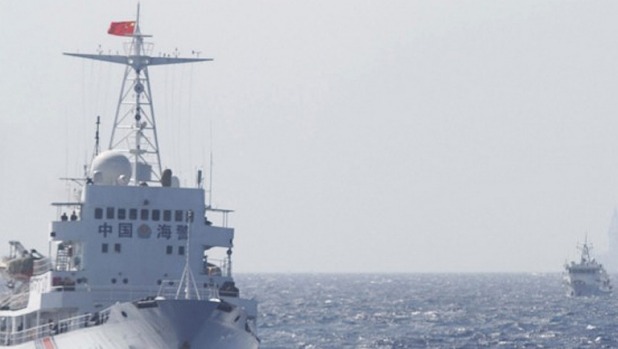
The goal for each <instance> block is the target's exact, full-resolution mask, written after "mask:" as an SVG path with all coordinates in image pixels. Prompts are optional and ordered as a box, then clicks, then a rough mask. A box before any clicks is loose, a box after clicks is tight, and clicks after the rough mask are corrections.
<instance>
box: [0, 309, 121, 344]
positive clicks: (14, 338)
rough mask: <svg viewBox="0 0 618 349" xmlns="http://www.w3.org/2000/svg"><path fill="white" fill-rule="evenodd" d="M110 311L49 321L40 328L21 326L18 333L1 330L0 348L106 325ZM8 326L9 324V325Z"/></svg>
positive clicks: (5, 329) (18, 327)
mask: <svg viewBox="0 0 618 349" xmlns="http://www.w3.org/2000/svg"><path fill="white" fill-rule="evenodd" d="M109 313H110V310H109V309H105V310H103V311H100V312H97V313H94V314H83V315H78V316H74V317H70V318H67V319H62V320H60V321H58V322H54V321H48V322H47V323H44V324H42V325H39V326H35V327H30V328H27V329H20V327H21V325H19V326H17V330H16V331H14V332H13V331H11V330H10V329H7V328H3V329H0V346H11V345H17V344H21V343H25V342H29V341H33V340H36V339H39V338H44V337H51V336H54V335H58V334H61V333H66V332H71V331H74V330H78V329H82V328H85V327H91V326H97V325H101V324H103V323H105V322H106V321H107V319H108V318H109ZM7 325H8V324H7Z"/></svg>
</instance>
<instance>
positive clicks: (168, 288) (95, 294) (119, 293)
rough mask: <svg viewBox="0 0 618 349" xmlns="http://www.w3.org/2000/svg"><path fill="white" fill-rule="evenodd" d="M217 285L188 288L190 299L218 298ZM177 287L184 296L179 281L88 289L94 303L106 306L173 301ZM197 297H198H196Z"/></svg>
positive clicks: (182, 286) (182, 287)
mask: <svg viewBox="0 0 618 349" xmlns="http://www.w3.org/2000/svg"><path fill="white" fill-rule="evenodd" d="M217 286H218V285H214V284H212V285H211V284H206V285H197V287H190V292H189V294H190V295H191V298H192V299H196V298H199V299H211V298H218V291H219V290H218V287H217ZM179 287H180V288H181V292H180V294H181V295H183V296H184V295H185V292H184V287H185V285H181V284H180V280H161V284H160V285H159V286H142V287H140V286H119V287H92V286H91V287H89V288H88V291H89V292H91V294H92V298H93V301H94V302H95V303H99V304H103V305H107V304H113V303H116V302H132V301H136V300H140V299H145V298H148V297H163V298H167V299H175V298H176V294H177V293H178V289H179ZM196 291H197V294H198V295H199V297H198V296H197V295H196Z"/></svg>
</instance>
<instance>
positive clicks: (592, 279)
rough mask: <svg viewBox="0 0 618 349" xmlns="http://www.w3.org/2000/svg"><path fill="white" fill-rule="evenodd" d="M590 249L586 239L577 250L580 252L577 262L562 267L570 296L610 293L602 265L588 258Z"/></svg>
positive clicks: (609, 284)
mask: <svg viewBox="0 0 618 349" xmlns="http://www.w3.org/2000/svg"><path fill="white" fill-rule="evenodd" d="M591 249H592V246H591V245H589V244H588V239H586V240H585V241H584V244H583V245H582V246H581V247H580V248H579V250H580V251H581V256H580V260H579V262H578V263H576V262H574V261H572V262H571V263H566V264H565V266H564V268H565V270H566V275H565V280H564V281H565V284H566V286H567V289H568V291H567V293H568V295H570V296H595V295H603V294H609V293H611V292H612V285H611V283H610V280H609V276H608V274H607V272H606V271H605V268H603V265H602V264H600V263H599V262H597V261H596V260H595V259H594V258H592V257H591V256H590V250H591Z"/></svg>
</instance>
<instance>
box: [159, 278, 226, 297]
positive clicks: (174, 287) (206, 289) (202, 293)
mask: <svg viewBox="0 0 618 349" xmlns="http://www.w3.org/2000/svg"><path fill="white" fill-rule="evenodd" d="M180 281H181V280H163V282H162V283H161V285H160V286H159V290H158V291H157V297H163V298H169V299H175V298H177V295H179V294H180V295H183V296H184V295H188V296H189V297H190V299H213V298H215V299H219V288H217V287H216V286H215V285H208V284H207V285H203V286H202V287H199V286H197V287H193V286H189V290H187V291H188V292H187V291H185V288H186V287H187V286H186V285H181V284H180ZM179 288H180V292H178V289H179ZM196 292H197V294H196Z"/></svg>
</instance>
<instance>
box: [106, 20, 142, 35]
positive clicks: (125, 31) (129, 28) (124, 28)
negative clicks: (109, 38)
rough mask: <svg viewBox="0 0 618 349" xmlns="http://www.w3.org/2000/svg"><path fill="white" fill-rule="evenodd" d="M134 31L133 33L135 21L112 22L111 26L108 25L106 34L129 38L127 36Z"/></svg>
mask: <svg viewBox="0 0 618 349" xmlns="http://www.w3.org/2000/svg"><path fill="white" fill-rule="evenodd" d="M134 31H135V21H128V22H112V24H110V25H109V29H108V30H107V34H111V35H119V36H129V35H133V32H134Z"/></svg>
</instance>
